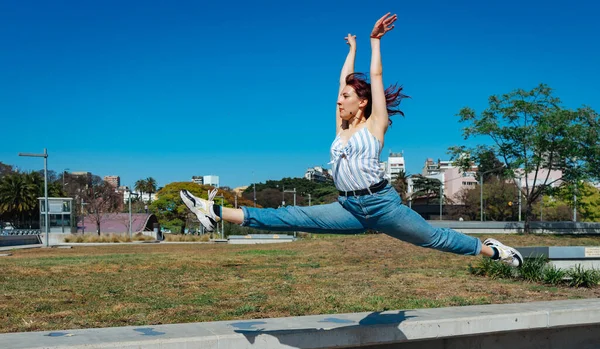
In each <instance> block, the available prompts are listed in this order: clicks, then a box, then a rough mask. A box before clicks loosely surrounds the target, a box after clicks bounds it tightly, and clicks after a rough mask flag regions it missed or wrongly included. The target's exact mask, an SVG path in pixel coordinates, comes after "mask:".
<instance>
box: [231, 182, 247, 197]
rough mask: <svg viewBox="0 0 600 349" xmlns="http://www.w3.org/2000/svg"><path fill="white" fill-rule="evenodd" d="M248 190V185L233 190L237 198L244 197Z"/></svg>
mask: <svg viewBox="0 0 600 349" xmlns="http://www.w3.org/2000/svg"><path fill="white" fill-rule="evenodd" d="M247 188H248V186H247V185H245V186H242V187H237V188H233V190H232V191H233V192H234V193H235V195H237V196H242V193H243V192H244V191H245V190H246V189H247Z"/></svg>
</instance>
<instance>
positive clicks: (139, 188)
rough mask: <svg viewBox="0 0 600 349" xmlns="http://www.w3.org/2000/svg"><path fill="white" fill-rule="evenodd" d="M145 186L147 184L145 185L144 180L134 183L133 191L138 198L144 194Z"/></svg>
mask: <svg viewBox="0 0 600 349" xmlns="http://www.w3.org/2000/svg"><path fill="white" fill-rule="evenodd" d="M146 186H147V183H146V180H145V179H138V180H137V181H136V182H135V185H134V187H133V188H134V189H135V191H136V192H138V193H139V194H140V198H141V197H142V194H143V193H145V192H146Z"/></svg>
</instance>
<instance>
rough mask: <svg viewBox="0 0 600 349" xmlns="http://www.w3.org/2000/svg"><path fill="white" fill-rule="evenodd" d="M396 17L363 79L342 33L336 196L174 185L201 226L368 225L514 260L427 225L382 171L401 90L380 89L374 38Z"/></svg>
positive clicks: (351, 40)
mask: <svg viewBox="0 0 600 349" xmlns="http://www.w3.org/2000/svg"><path fill="white" fill-rule="evenodd" d="M396 19H397V16H396V15H390V14H389V13H388V14H386V15H385V16H383V17H382V18H380V19H379V20H378V21H377V22H376V23H375V26H374V28H373V30H372V32H371V69H370V81H371V83H370V84H369V83H367V82H366V81H365V79H364V78H363V77H362V75H361V74H354V60H355V56H356V37H355V36H353V35H350V34H348V36H347V37H346V38H345V39H346V42H347V43H348V45H349V46H350V51H349V53H348V56H347V57H346V61H345V63H344V66H343V68H342V73H341V76H340V89H339V95H338V100H337V106H338V108H337V110H336V134H337V136H336V138H335V139H334V141H333V144H332V145H331V159H332V161H331V164H332V173H333V179H334V183H335V185H336V187H337V189H338V190H339V192H340V196H339V198H338V202H336V203H332V204H328V205H317V206H310V207H298V206H288V207H282V208H278V209H272V208H267V209H259V208H258V209H257V208H252V207H242V208H241V209H232V208H226V207H220V206H217V205H215V204H214V202H213V198H214V196H215V195H216V192H217V191H216V189H215V190H213V191H212V192H210V193H209V197H208V200H205V199H201V198H198V197H195V196H193V195H192V194H191V193H189V192H188V191H186V190H183V191H181V193H180V196H181V199H182V200H183V202H184V203H185V204H186V206H187V207H188V208H190V210H192V212H194V213H195V214H196V215H197V216H198V219H199V220H200V222H201V223H202V224H203V225H204V227H206V228H207V229H208V230H209V231H212V230H213V228H214V224H215V222H217V221H219V220H221V219H223V220H225V221H228V222H231V223H236V224H241V225H243V226H248V227H252V228H257V229H267V230H274V231H304V232H313V233H337V234H356V233H362V232H364V231H365V230H367V229H373V230H377V231H380V232H383V233H385V234H388V235H390V236H392V237H395V238H397V239H400V240H403V241H407V242H410V243H412V244H415V245H418V246H422V247H428V248H433V249H436V250H441V251H446V252H452V253H456V254H465V255H478V254H482V255H484V256H488V257H491V258H492V259H495V260H499V261H501V262H504V263H506V264H509V265H511V266H515V267H519V266H521V264H522V261H523V258H522V256H521V254H520V253H519V252H518V251H517V250H515V249H514V248H512V247H508V246H505V245H503V244H501V243H500V242H498V241H496V240H494V239H487V240H485V241H484V242H483V244H482V243H481V242H480V241H479V239H477V238H474V237H471V236H467V235H464V234H462V233H459V232H456V231H454V230H451V229H446V228H434V227H432V226H431V225H429V224H428V223H427V222H426V221H425V220H424V219H423V218H421V216H419V215H418V214H417V213H415V212H414V211H412V210H411V209H410V208H408V207H406V206H404V205H403V204H402V202H401V200H400V197H399V195H398V193H396V191H395V190H394V189H393V188H392V186H391V185H390V184H389V183H388V182H387V181H386V180H385V179H384V173H383V171H382V170H381V168H380V166H379V155H380V153H381V149H382V148H383V143H384V136H385V133H386V131H387V128H388V126H389V125H390V124H391V121H390V119H389V116H390V115H391V114H397V113H400V114H401V112H400V111H399V110H394V109H392V108H393V107H395V106H397V105H398V104H399V102H400V100H401V99H402V98H404V97H406V96H404V95H403V94H401V93H400V91H401V88H397V87H395V86H392V87H390V88H388V89H387V90H384V87H383V77H382V65H381V53H380V52H381V51H380V41H381V38H382V37H383V36H384V35H385V34H386V33H387V32H388V31H390V30H392V29H393V28H394V25H393V23H394V22H395V21H396Z"/></svg>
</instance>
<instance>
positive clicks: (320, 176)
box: [304, 166, 333, 183]
mask: <svg viewBox="0 0 600 349" xmlns="http://www.w3.org/2000/svg"><path fill="white" fill-rule="evenodd" d="M330 171H331V170H327V169H324V168H323V167H321V166H315V167H311V168H309V169H307V170H306V172H305V173H304V178H306V179H308V180H309V181H313V182H318V183H324V182H330V181H333V177H332V176H331V172H330Z"/></svg>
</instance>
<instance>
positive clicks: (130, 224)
mask: <svg viewBox="0 0 600 349" xmlns="http://www.w3.org/2000/svg"><path fill="white" fill-rule="evenodd" d="M127 192H128V193H129V195H128V196H129V198H128V199H129V240H131V239H132V234H131V226H132V219H131V196H132V195H135V196H139V194H137V193H135V194H134V193H132V192H131V190H128V191H127Z"/></svg>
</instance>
